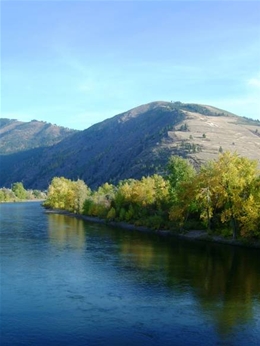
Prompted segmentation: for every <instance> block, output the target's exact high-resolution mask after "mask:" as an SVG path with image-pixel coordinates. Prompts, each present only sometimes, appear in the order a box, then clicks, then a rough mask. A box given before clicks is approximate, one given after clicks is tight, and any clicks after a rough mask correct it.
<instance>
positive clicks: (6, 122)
mask: <svg viewBox="0 0 260 346" xmlns="http://www.w3.org/2000/svg"><path fill="white" fill-rule="evenodd" d="M75 132H76V131H75V130H70V129H68V128H65V127H60V126H56V125H52V124H49V123H46V122H44V121H37V120H32V121H30V122H22V121H18V120H16V119H0V154H12V153H16V152H21V151H25V150H29V149H33V148H39V147H48V146H51V145H53V144H56V143H58V142H60V141H61V140H63V139H64V138H66V137H68V136H70V135H71V134H73V133H75Z"/></svg>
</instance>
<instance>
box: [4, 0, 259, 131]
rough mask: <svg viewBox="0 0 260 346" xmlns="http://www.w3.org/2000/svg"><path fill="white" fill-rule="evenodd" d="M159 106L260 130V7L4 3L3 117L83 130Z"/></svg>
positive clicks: (208, 3) (240, 4)
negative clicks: (248, 123)
mask: <svg viewBox="0 0 260 346" xmlns="http://www.w3.org/2000/svg"><path fill="white" fill-rule="evenodd" d="M157 100H163V101H181V102H192V103H201V104H209V105H212V106H216V107H219V108H222V109H225V110H228V111H231V112H233V113H235V114H238V115H241V116H246V117H250V118H254V119H259V120H260V2H258V1H231V0H230V1H159V0H158V1H147V0H146V1H83V0H82V1H77V0H73V1H72V0H71V1H61V0H60V1H59V0H56V1H51V0H49V1H48V0H45V1H38V0H34V1H33V0H31V1H22V0H19V1H13V0H2V3H1V101H2V102H1V117H6V118H14V119H19V120H22V121H30V120H32V119H37V120H44V121H47V122H51V123H55V124H57V125H61V126H66V127H69V128H75V129H85V128H87V127H89V126H91V125H92V124H95V123H97V122H99V121H102V120H104V119H106V118H109V117H112V116H114V115H116V114H119V113H121V112H124V111H126V110H128V109H131V108H133V107H136V106H138V105H141V104H144V103H148V102H152V101H157Z"/></svg>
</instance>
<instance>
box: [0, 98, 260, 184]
mask: <svg viewBox="0 0 260 346" xmlns="http://www.w3.org/2000/svg"><path fill="white" fill-rule="evenodd" d="M11 134H12V130H11V129H10V134H9V135H10V136H11ZM10 138H11V137H10ZM33 140H34V136H33V135H32V137H31V140H30V141H28V143H29V144H28V143H27V144H26V145H27V150H24V151H22V152H19V151H16V152H14V151H13V152H12V150H10V149H8V145H7V146H6V147H5V155H4V156H3V155H2V156H1V162H2V167H3V169H1V173H3V174H1V180H0V186H3V185H5V186H8V185H10V184H11V183H12V182H14V181H23V183H24V185H25V186H26V187H27V188H29V187H30V188H32V187H33V188H41V189H42V188H46V187H47V186H48V184H49V183H50V181H51V179H52V178H53V177H54V176H64V177H66V178H70V179H77V178H80V179H83V180H84V181H85V182H86V183H87V184H88V185H89V186H90V187H97V186H99V185H101V184H102V183H104V182H106V181H109V182H112V183H117V182H118V181H119V180H122V179H127V178H141V177H142V176H143V175H149V174H153V173H159V174H164V173H165V165H166V163H167V162H168V159H169V157H170V156H171V155H180V156H182V157H184V158H187V159H188V160H189V161H190V162H191V163H193V164H194V166H195V167H198V166H200V165H201V164H203V163H205V162H206V161H208V160H211V159H214V158H217V157H218V155H219V152H221V151H226V150H229V151H236V152H238V153H239V154H241V155H242V156H246V157H248V158H250V159H256V160H258V162H259V163H260V122H259V121H254V120H251V119H246V118H243V117H239V116H237V115H234V114H232V113H230V112H228V111H224V110H221V109H218V108H216V107H212V106H208V105H198V104H188V103H181V102H164V101H158V102H152V103H149V104H145V105H142V106H139V107H136V108H133V109H131V110H129V111H127V112H124V113H122V114H119V115H116V116H114V117H112V118H109V119H107V120H105V121H103V122H101V123H98V124H95V125H93V126H92V127H90V128H88V129H86V130H84V131H77V132H74V133H69V134H68V136H67V137H66V138H64V139H62V140H60V141H59V142H58V143H56V144H53V145H51V146H49V147H47V148H46V147H45V146H43V145H42V146H40V144H39V145H38V146H34V147H32V146H31V143H32V142H33ZM9 145H10V147H11V146H12V145H13V143H11V142H9ZM8 152H9V153H10V154H8V155H7V153H8Z"/></svg>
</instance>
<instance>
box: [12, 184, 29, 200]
mask: <svg viewBox="0 0 260 346" xmlns="http://www.w3.org/2000/svg"><path fill="white" fill-rule="evenodd" d="M12 191H13V193H14V194H15V196H16V197H17V198H18V199H26V195H27V193H26V190H25V188H24V186H23V183H14V184H13V185H12Z"/></svg>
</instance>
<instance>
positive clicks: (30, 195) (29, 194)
mask: <svg viewBox="0 0 260 346" xmlns="http://www.w3.org/2000/svg"><path fill="white" fill-rule="evenodd" d="M37 199H46V193H45V192H43V191H40V190H26V189H25V188H24V186H23V183H21V182H17V183H14V184H12V187H11V189H8V188H5V187H3V188H0V202H17V201H24V200H37Z"/></svg>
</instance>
